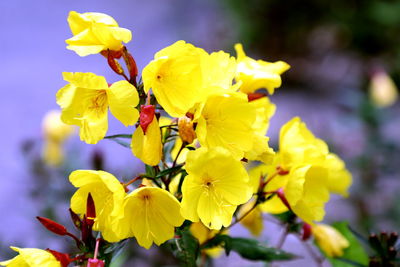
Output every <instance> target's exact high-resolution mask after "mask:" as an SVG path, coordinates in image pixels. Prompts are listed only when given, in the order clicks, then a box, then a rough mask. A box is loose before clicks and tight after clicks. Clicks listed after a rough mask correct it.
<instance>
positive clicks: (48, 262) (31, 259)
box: [0, 247, 61, 267]
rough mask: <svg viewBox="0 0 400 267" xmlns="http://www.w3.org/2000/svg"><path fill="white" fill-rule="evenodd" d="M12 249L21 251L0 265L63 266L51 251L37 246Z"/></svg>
mask: <svg viewBox="0 0 400 267" xmlns="http://www.w3.org/2000/svg"><path fill="white" fill-rule="evenodd" d="M11 249H12V250H14V251H16V252H18V253H19V255H17V256H15V257H14V258H12V259H11V260H8V261H2V262H0V266H10V267H43V266H46V267H61V263H60V262H59V261H58V260H57V259H56V257H54V256H53V254H51V253H50V252H48V251H46V250H42V249H37V248H17V247H11Z"/></svg>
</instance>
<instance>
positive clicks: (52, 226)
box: [36, 216, 68, 235]
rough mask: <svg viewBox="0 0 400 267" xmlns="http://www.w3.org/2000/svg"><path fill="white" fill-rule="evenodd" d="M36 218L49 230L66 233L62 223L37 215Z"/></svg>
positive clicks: (60, 233)
mask: <svg viewBox="0 0 400 267" xmlns="http://www.w3.org/2000/svg"><path fill="white" fill-rule="evenodd" d="M36 219H38V220H39V222H40V223H41V224H42V225H43V226H44V227H45V228H46V229H47V230H49V231H50V232H53V233H55V234H57V235H66V234H67V233H68V231H67V229H66V228H65V227H64V226H63V225H61V224H59V223H56V222H55V221H53V220H50V219H47V218H44V217H39V216H37V217H36Z"/></svg>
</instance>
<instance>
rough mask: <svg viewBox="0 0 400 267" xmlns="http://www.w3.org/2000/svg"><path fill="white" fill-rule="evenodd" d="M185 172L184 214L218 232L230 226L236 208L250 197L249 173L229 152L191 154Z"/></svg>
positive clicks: (197, 152)
mask: <svg viewBox="0 0 400 267" xmlns="http://www.w3.org/2000/svg"><path fill="white" fill-rule="evenodd" d="M186 171H187V173H188V176H186V177H185V180H184V182H183V185H182V208H181V214H182V215H183V217H185V218H186V219H189V220H191V221H192V222H198V221H199V219H200V220H201V221H202V223H203V224H204V225H206V226H207V227H208V228H210V229H216V230H218V229H221V227H222V226H225V227H226V226H229V225H230V223H231V220H232V215H233V213H234V212H235V210H236V207H237V206H238V205H240V204H243V203H246V202H247V201H248V200H249V199H250V198H251V195H252V192H251V188H250V186H249V185H248V180H249V178H248V175H247V172H246V170H245V169H244V167H243V166H242V164H241V163H240V161H238V160H236V159H235V158H234V157H233V156H232V155H231V154H230V152H229V151H227V150H226V149H223V148H221V147H212V148H210V149H206V148H204V147H202V148H200V149H197V150H195V151H190V152H188V155H187V160H186Z"/></svg>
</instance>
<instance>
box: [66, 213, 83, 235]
mask: <svg viewBox="0 0 400 267" xmlns="http://www.w3.org/2000/svg"><path fill="white" fill-rule="evenodd" d="M69 214H70V216H71V220H72V222H73V223H74V225H75V227H76V228H78V230H80V229H81V226H82V220H81V218H79V215H78V214H76V213H75V212H73V211H72V209H71V208H70V209H69Z"/></svg>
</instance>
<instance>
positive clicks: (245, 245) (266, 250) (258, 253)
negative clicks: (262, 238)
mask: <svg viewBox="0 0 400 267" xmlns="http://www.w3.org/2000/svg"><path fill="white" fill-rule="evenodd" d="M215 246H222V247H224V249H225V253H226V254H227V255H229V253H230V252H231V251H235V252H237V253H238V254H239V255H240V256H242V257H243V258H245V259H248V260H253V261H265V262H271V261H282V260H292V259H295V258H296V256H295V255H293V254H291V253H288V252H285V251H283V250H280V249H276V248H273V247H268V246H266V245H264V244H263V243H260V242H259V241H257V240H255V239H250V238H242V237H230V236H228V235H218V236H216V237H214V238H213V239H212V240H210V241H209V242H207V243H206V244H205V246H203V248H212V247H215Z"/></svg>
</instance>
